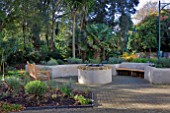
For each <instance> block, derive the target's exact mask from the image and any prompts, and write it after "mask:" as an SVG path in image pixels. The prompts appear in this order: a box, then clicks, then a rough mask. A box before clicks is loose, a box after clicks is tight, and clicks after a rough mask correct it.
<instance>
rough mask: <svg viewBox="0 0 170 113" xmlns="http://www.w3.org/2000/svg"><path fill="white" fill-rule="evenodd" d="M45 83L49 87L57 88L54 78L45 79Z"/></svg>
mask: <svg viewBox="0 0 170 113" xmlns="http://www.w3.org/2000/svg"><path fill="white" fill-rule="evenodd" d="M47 85H48V87H49V88H50V89H56V88H58V84H57V82H56V81H55V80H49V81H47Z"/></svg>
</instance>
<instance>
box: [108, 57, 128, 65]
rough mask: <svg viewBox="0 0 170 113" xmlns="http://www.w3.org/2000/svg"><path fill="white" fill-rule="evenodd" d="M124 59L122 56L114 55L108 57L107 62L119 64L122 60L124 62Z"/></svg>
mask: <svg viewBox="0 0 170 113" xmlns="http://www.w3.org/2000/svg"><path fill="white" fill-rule="evenodd" d="M124 61H125V60H124V59H123V58H114V57H110V58H109V59H108V64H120V63H122V62H124Z"/></svg>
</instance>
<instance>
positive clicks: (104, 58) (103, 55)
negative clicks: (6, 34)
mask: <svg viewBox="0 0 170 113" xmlns="http://www.w3.org/2000/svg"><path fill="white" fill-rule="evenodd" d="M101 51H102V61H104V60H106V55H105V49H104V48H102V49H101Z"/></svg>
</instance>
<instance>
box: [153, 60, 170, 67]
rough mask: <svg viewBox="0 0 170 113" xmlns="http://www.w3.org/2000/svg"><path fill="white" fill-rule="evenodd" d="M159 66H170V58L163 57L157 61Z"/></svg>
mask: <svg viewBox="0 0 170 113" xmlns="http://www.w3.org/2000/svg"><path fill="white" fill-rule="evenodd" d="M156 67H157V68H170V59H166V58H161V59H160V60H158V61H157V62H156Z"/></svg>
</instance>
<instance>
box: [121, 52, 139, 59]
mask: <svg viewBox="0 0 170 113" xmlns="http://www.w3.org/2000/svg"><path fill="white" fill-rule="evenodd" d="M121 57H122V58H123V59H125V60H130V59H135V58H138V57H137V55H135V54H134V53H131V54H129V53H127V52H124V53H123V55H122V56H121Z"/></svg>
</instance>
